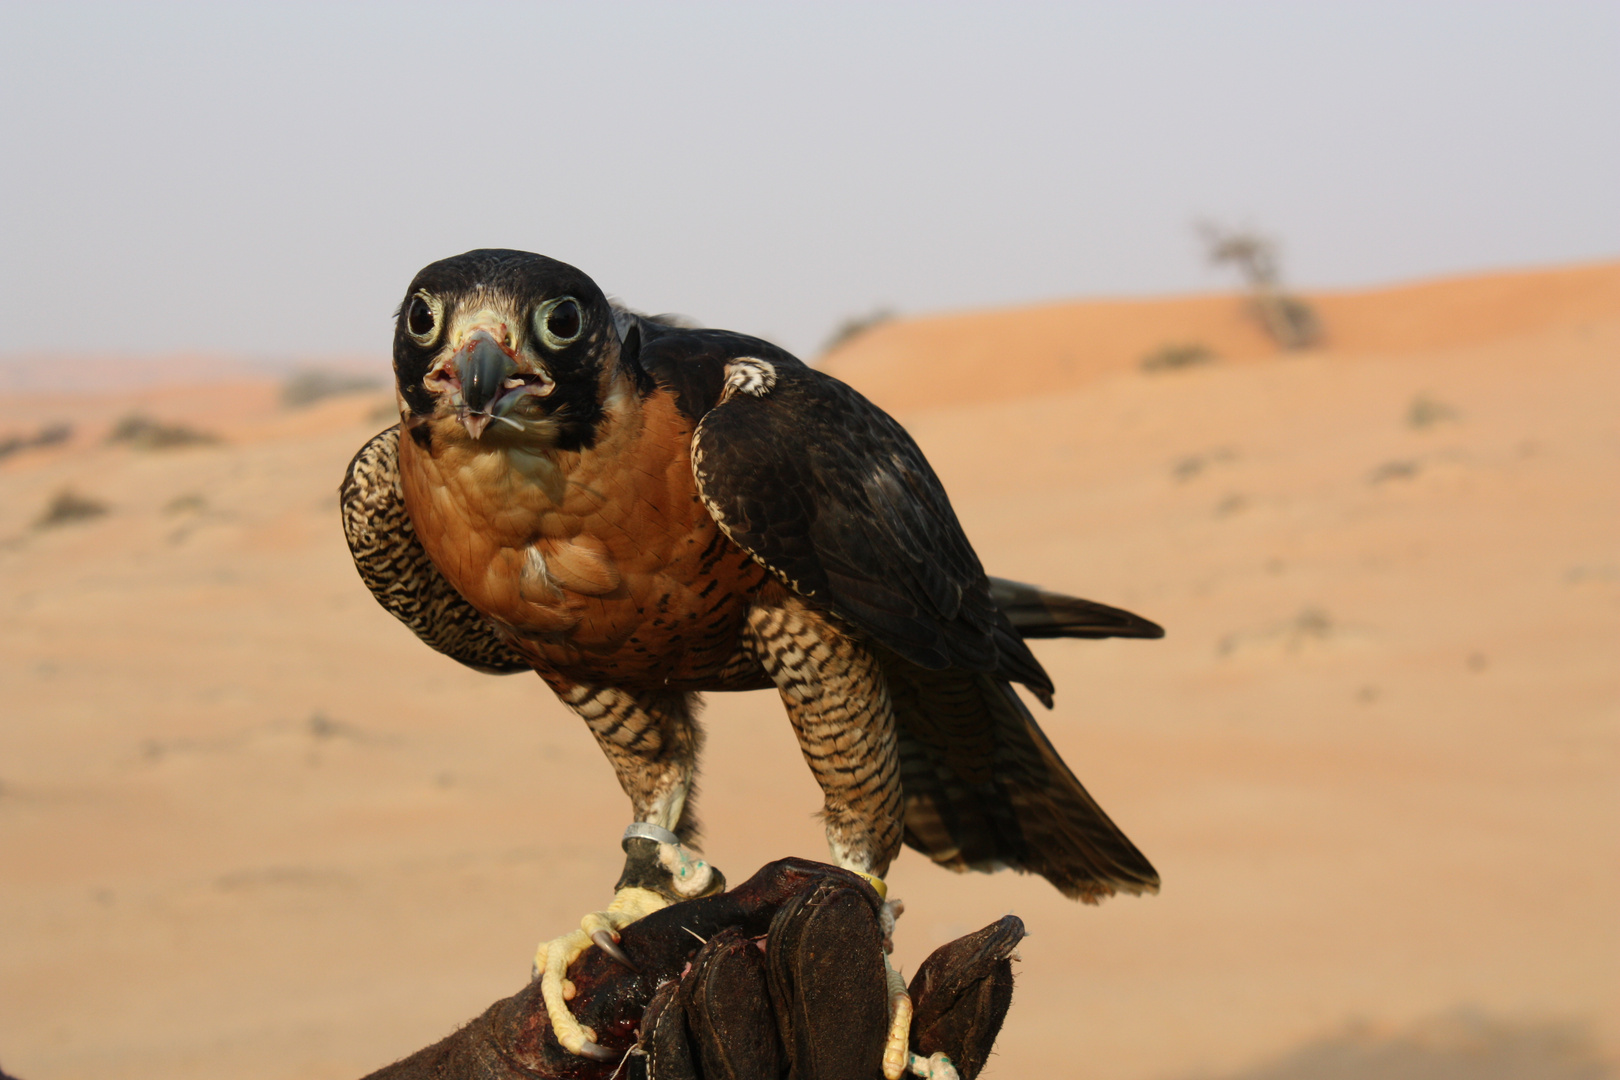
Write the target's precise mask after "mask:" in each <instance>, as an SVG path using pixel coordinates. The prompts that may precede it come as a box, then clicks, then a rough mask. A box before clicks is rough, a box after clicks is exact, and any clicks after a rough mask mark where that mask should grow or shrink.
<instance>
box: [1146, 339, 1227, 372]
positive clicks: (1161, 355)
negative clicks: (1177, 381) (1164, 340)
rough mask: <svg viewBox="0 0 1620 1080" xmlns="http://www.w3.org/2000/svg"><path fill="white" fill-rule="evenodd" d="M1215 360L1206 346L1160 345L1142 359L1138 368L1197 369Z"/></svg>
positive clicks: (1149, 369) (1211, 351) (1212, 352)
mask: <svg viewBox="0 0 1620 1080" xmlns="http://www.w3.org/2000/svg"><path fill="white" fill-rule="evenodd" d="M1214 359H1215V352H1214V350H1213V349H1211V348H1209V347H1208V346H1207V345H1200V344H1199V343H1198V342H1196V341H1192V342H1187V343H1185V344H1180V345H1176V344H1167V345H1160V346H1159V347H1158V348H1157V349H1154V350H1153V351H1152V352H1150V353H1148V354H1147V355H1146V356H1144V357H1142V359H1141V361H1140V362H1139V364H1138V366H1139V367H1141V369H1142V370H1143V371H1147V372H1154V371H1177V370H1179V369H1181V368H1189V367H1197V366H1198V365H1199V364H1208V363H1210V362H1211V361H1213V360H1214Z"/></svg>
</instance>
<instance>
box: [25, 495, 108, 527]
mask: <svg viewBox="0 0 1620 1080" xmlns="http://www.w3.org/2000/svg"><path fill="white" fill-rule="evenodd" d="M106 512H107V504H106V503H104V502H100V501H98V500H96V499H91V498H87V497H85V496H83V495H80V494H78V493H77V492H75V491H74V490H73V489H72V488H63V489H62V490H61V491H58V492H57V493H56V494H55V495H54V496H52V498H51V501H50V502H49V503H47V504H46V506H45V510H44V512H43V513H41V514H40V515H39V517H38V518H37V519H36V520H35V521H34V528H36V529H54V528H55V527H56V526H58V525H71V524H72V523H74V522H76V521H88V520H90V519H91V518H98V517H100V516H101V515H103V514H105V513H106Z"/></svg>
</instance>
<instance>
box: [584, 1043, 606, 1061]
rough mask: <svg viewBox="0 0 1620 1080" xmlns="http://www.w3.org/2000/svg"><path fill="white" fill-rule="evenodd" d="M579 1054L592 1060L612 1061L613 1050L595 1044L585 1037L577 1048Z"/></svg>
mask: <svg viewBox="0 0 1620 1080" xmlns="http://www.w3.org/2000/svg"><path fill="white" fill-rule="evenodd" d="M579 1056H580V1057H588V1058H591V1059H592V1060H593V1061H612V1060H613V1051H611V1050H609V1049H608V1048H607V1047H605V1046H597V1045H596V1044H595V1043H593V1042H591V1040H589V1039H586V1040H585V1042H584V1043H583V1044H582V1045H581V1046H580V1048H579Z"/></svg>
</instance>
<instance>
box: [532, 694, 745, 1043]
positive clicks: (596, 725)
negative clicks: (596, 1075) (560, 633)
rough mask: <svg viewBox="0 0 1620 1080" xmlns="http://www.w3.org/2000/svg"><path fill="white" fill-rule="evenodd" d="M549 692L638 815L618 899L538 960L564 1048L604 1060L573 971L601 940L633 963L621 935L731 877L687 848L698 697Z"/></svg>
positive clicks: (544, 949) (692, 819)
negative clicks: (592, 743)
mask: <svg viewBox="0 0 1620 1080" xmlns="http://www.w3.org/2000/svg"><path fill="white" fill-rule="evenodd" d="M552 688H553V689H554V690H556V691H557V695H558V697H560V698H561V699H562V700H563V702H564V703H565V704H567V705H568V706H569V708H571V709H573V710H574V711H575V712H576V713H578V714H579V715H580V716H581V717H582V718H583V719H584V720H585V723H586V724H587V725H588V726H589V727H590V729H591V734H593V735H595V736H596V741H597V744H598V745H600V746H601V747H602V750H603V752H604V753H605V754H607V758H608V761H610V762H611V763H612V764H613V771H614V773H615V774H617V776H618V778H619V786H620V787H622V788H623V789H624V793H625V794H626V795H628V796H630V802H631V806H632V807H633V809H634V813H635V823H634V824H632V825H631V826H630V828H629V829H627V830H626V831H625V838H624V849H625V856H626V857H625V864H624V872H623V873H622V874H621V875H620V876H619V880H618V883H617V884H616V886H615V889H616V890H617V891H616V892H615V893H614V896H613V901H612V902H611V903H610V904H608V906H607V907H606V908H604V909H603V910H601V911H593V912H591V913H590V914H588V915H586V916H585V917H584V918H583V919H581V920H580V926H579V929H578V930H574V931H572V932H570V933H567V934H564V935H563V936H562V937H560V938H556V939H554V940H552V941H547V942H544V943H543V944H541V945H540V947H539V949H538V950H537V951H536V952H535V958H534V971H535V975H536V976H537V977H538V978H540V980H541V987H540V989H541V993H542V995H543V996H544V998H545V1001H546V1012H547V1013H548V1015H549V1016H550V1018H551V1029H552V1031H553V1032H555V1033H556V1036H557V1041H558V1042H560V1043H561V1044H562V1045H563V1046H564V1047H565V1048H566V1049H567V1050H569V1051H571V1052H572V1053H575V1054H582V1055H585V1056H587V1057H597V1058H600V1057H602V1055H603V1054H605V1051H603V1050H602V1048H601V1047H600V1046H598V1045H597V1044H596V1033H595V1032H593V1031H591V1030H590V1029H589V1028H586V1027H583V1026H581V1025H580V1023H579V1021H577V1020H575V1019H574V1016H573V1014H572V1013H570V1012H569V1011H568V1006H567V1004H566V1002H567V1001H568V999H569V998H571V997H573V986H572V985H571V984H570V983H569V982H568V979H567V973H568V967H569V965H570V964H572V963H573V962H574V961H575V960H576V959H578V957H579V956H580V954H581V953H583V952H584V951H585V950H586V949H588V948H590V947H591V945H592V944H593V943H594V944H596V945H597V946H599V947H600V948H601V949H602V950H603V951H605V952H607V953H609V954H610V955H612V956H614V957H616V958H617V959H619V960H620V961H621V962H622V963H624V964H626V965H627V966H632V965H631V962H630V959H629V957H627V956H625V955H624V953H623V952H621V951H620V950H619V947H618V940H619V931H620V930H622V929H623V928H624V927H626V926H628V925H629V924H630V923H632V922H635V921H636V920H637V919H640V918H642V917H643V916H646V915H649V914H651V913H652V912H654V911H657V910H659V909H660V908H663V907H667V906H668V905H669V904H670V903H672V902H674V901H676V900H688V899H692V898H694V897H698V896H707V895H709V894H710V893H716V892H719V891H720V890H722V889H724V888H725V878H724V877H722V876H721V874H720V872H719V871H718V870H715V869H714V868H713V867H711V866H709V865H708V864H707V863H705V862H703V861H702V860H701V859H698V858H696V857H695V856H694V855H693V854H692V853H690V852H688V850H687V848H686V846H685V845H686V844H687V843H691V842H693V841H695V839H696V836H697V818H696V815H695V814H694V813H693V812H692V809H691V803H692V799H691V796H692V788H693V783H694V780H695V778H696V774H697V756H698V751H699V749H700V748H701V746H702V743H703V735H702V730H701V729H700V728H699V727H698V724H697V719H696V717H695V716H694V715H693V713H694V709H693V705H694V700H693V695H691V694H687V693H679V692H642V693H634V692H631V691H626V690H620V689H616V688H611V687H591V686H581V685H572V684H562V685H558V684H553V687H552Z"/></svg>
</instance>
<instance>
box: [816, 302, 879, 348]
mask: <svg viewBox="0 0 1620 1080" xmlns="http://www.w3.org/2000/svg"><path fill="white" fill-rule="evenodd" d="M894 317H895V315H894V310H893V309H892V308H885V307H880V308H874V309H873V310H871V311H869V312H867V313H866V314H864V315H851V316H850V317H849V318H847V319H845V320H844V321H843V322H841V323H839V324H838V325H837V326H836V327H835V328H834V329H833V332H832V333H831V334H829V335H827V340H826V341H825V342H823V343H822V346H821V353H822V355H823V356H825V355H826V354H827V353H830V352H832V351H833V350H834V349H836V348H838V347H839V346H840V345H846V344H848V343H849V342H851V341H853V340H855V339H856V338H858V337H860V336H861V335H862V334H864V333H866V332H867V331H868V330H871V329H873V328H874V327H878V326H882V325H883V324H884V323H886V322H890V321H891V320H893V319H894Z"/></svg>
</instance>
